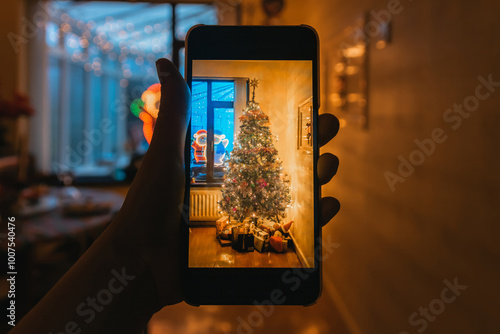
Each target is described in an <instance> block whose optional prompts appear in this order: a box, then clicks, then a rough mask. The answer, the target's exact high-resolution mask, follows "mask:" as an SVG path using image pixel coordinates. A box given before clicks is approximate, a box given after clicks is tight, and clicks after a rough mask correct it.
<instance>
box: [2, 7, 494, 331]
mask: <svg viewBox="0 0 500 334" xmlns="http://www.w3.org/2000/svg"><path fill="white" fill-rule="evenodd" d="M1 8H2V10H1V11H0V46H1V50H2V58H1V59H2V61H1V62H0V209H1V219H2V224H1V228H2V230H1V236H0V239H1V252H2V261H5V262H3V263H7V259H6V257H7V246H6V240H7V235H8V234H7V233H8V231H7V229H6V217H9V216H11V215H15V217H16V219H17V220H16V223H17V225H16V233H17V242H16V251H17V253H16V254H17V255H16V256H17V266H18V268H17V271H18V273H22V275H21V274H19V275H18V281H17V288H18V295H17V301H18V309H17V311H18V316H21V315H22V314H23V313H25V312H27V311H28V310H29V309H30V308H31V307H32V306H33V305H34V304H35V303H36V302H37V301H38V300H39V299H40V298H41V297H42V296H43V295H44V294H45V293H46V292H47V291H48V289H49V288H50V287H51V286H52V285H53V284H54V283H55V282H56V281H57V280H58V279H59V278H60V277H61V275H62V274H63V273H64V272H65V271H66V270H67V269H68V268H69V267H70V266H71V264H72V263H74V262H75V261H76V260H77V259H78V258H79V256H80V255H81V254H82V253H83V252H84V251H85V250H86V249H87V248H88V247H89V245H90V244H91V243H92V242H93V241H94V240H95V238H97V237H98V235H99V234H100V233H101V232H102V230H104V228H105V227H106V226H107V224H108V223H109V221H110V220H111V219H112V217H113V215H114V214H115V213H116V211H117V210H118V209H119V208H120V206H121V204H122V201H123V198H124V196H125V195H126V193H127V190H128V186H129V184H130V182H131V180H132V179H133V177H134V174H135V171H136V169H137V167H138V165H139V164H140V160H141V157H142V155H143V154H144V152H145V151H146V150H147V147H148V144H147V141H146V140H145V139H144V135H143V133H142V122H141V120H140V119H139V118H137V117H135V116H134V114H133V113H131V112H130V105H131V103H132V101H133V100H134V99H137V98H139V97H140V96H141V94H142V93H143V92H144V91H145V90H146V89H148V87H150V86H151V85H152V84H154V83H157V82H158V81H157V77H156V71H155V66H154V62H155V60H156V59H158V58H160V57H166V58H169V59H171V60H172V61H173V62H174V63H175V64H176V65H178V66H179V68H180V69H181V72H182V71H183V67H184V63H183V61H184V37H185V34H186V32H187V31H188V30H189V28H190V27H191V26H193V25H195V24H198V23H204V24H230V25H232V24H245V25H247V24H248V25H256V24H266V25H276V24H308V25H311V26H313V27H314V28H315V29H316V30H317V31H318V34H319V38H320V78H321V84H320V89H321V108H320V111H319V112H320V114H321V113H333V114H334V115H336V116H337V117H338V118H339V119H340V122H341V130H340V132H339V135H338V136H337V137H336V138H335V139H333V140H332V141H331V142H329V143H328V144H327V145H326V146H324V147H323V148H322V149H321V153H325V152H331V153H333V154H335V155H337V156H338V157H339V158H340V168H339V171H338V174H337V176H335V177H334V178H333V180H332V181H331V182H330V183H328V184H327V185H325V186H323V187H322V193H323V196H334V197H336V198H338V199H339V200H340V202H341V203H342V209H341V211H340V212H339V214H338V215H337V216H336V217H335V218H334V219H333V220H332V221H331V222H330V223H329V224H328V225H327V226H326V227H325V228H324V229H323V238H324V239H325V240H331V242H333V243H335V247H334V248H333V251H332V252H327V251H326V250H325V253H326V254H325V255H327V256H325V259H324V261H323V270H324V272H323V293H322V296H321V298H320V299H319V300H318V302H317V303H316V304H315V305H313V306H311V307H307V308H304V307H276V308H274V310H273V311H272V314H269V315H266V314H263V313H262V311H261V310H260V309H258V308H256V307H254V306H241V307H233V306H231V307H225V306H211V307H200V308H193V307H190V306H188V305H186V304H183V303H181V304H179V305H176V306H172V307H168V308H165V309H163V310H162V311H160V312H158V313H157V314H156V315H155V316H154V317H153V319H152V320H151V321H150V324H149V327H148V333H155V334H156V333H179V332H183V333H299V334H317V333H399V334H403V333H422V332H426V333H497V332H499V330H500V323H499V321H498V316H497V310H498V309H499V307H500V305H499V304H500V303H499V301H498V300H499V298H500V289H498V287H497V282H498V281H499V276H500V275H499V271H500V269H499V267H498V263H499V262H498V260H499V258H498V256H499V254H500V249H499V247H498V246H497V244H498V236H499V232H500V231H499V230H500V229H499V227H498V224H499V223H500V207H499V205H498V202H499V199H500V196H499V189H500V187H499V185H500V177H499V176H498V175H497V173H498V171H499V170H500V158H499V154H498V152H500V132H499V131H498V130H497V129H496V126H497V125H498V126H500V111H499V107H500V91H498V90H500V63H499V62H498V59H499V56H500V43H499V41H498V32H499V31H500V21H498V17H499V15H500V3H498V2H496V1H492V0H491V1H487V0H477V1H468V0H455V1H451V0H443V1H439V2H437V1H425V0H422V1H411V0H400V1H398V0H389V1H376V0H358V1H338V0H330V1H326V0H323V1H321V0H309V1H299V0H215V1H175V2H168V1H150V2H142V1H133V2H132V1H130V2H127V1H108V2H103V1H33V0H23V1H15V0H6V1H3V2H2V4H1ZM227 47H228V48H230V47H231V45H230V44H228V46H227ZM255 47H258V46H255ZM2 267H3V264H2ZM4 272H5V271H4V270H2V271H1V272H0V274H1V275H2V277H1V281H0V298H1V300H0V303H1V305H2V306H1V307H2V308H3V307H6V305H7V304H6V303H7V302H8V298H7V291H8V286H7V285H6V280H5V274H4ZM450 286H455V287H454V288H451V287H450ZM207 288H210V287H208V286H207ZM220 293H230V292H228V291H221V292H220ZM4 325H5V324H4V322H2V326H4Z"/></svg>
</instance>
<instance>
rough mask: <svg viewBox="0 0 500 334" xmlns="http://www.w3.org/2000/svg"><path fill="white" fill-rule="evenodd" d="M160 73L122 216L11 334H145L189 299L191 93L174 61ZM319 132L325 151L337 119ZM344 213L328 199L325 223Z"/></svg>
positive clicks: (161, 63) (323, 122) (330, 169)
mask: <svg viewBox="0 0 500 334" xmlns="http://www.w3.org/2000/svg"><path fill="white" fill-rule="evenodd" d="M157 70H158V76H159V78H160V81H161V83H162V97H161V103H160V113H159V117H158V121H157V123H156V127H155V133H154V135H153V139H152V142H151V146H150V148H149V150H148V152H147V154H146V156H145V157H144V160H143V162H142V165H141V167H140V168H139V171H138V173H137V176H136V177H135V179H134V182H133V184H132V186H131V187H130V190H129V192H128V194H127V198H126V200H125V202H124V204H123V206H122V208H121V210H120V212H119V213H118V214H117V216H116V217H115V219H114V220H113V222H112V223H111V225H110V226H109V227H108V228H107V229H106V231H105V232H104V233H103V234H102V235H101V236H100V237H99V238H98V239H97V240H96V241H95V242H94V244H93V245H92V247H91V248H90V249H89V250H88V251H87V252H86V253H85V254H84V255H83V256H82V257H81V258H80V259H79V260H78V261H77V262H76V263H75V265H73V267H72V268H71V269H70V270H69V271H68V273H66V275H65V276H64V277H63V278H62V279H61V280H60V281H59V282H58V283H57V284H56V285H55V286H54V287H53V288H52V289H51V291H50V292H49V293H48V294H47V295H46V296H45V297H44V298H43V299H42V300H41V301H40V302H39V303H38V304H37V305H36V306H35V307H34V308H33V309H32V310H31V311H30V312H29V313H28V314H27V315H26V316H25V317H24V318H23V319H22V320H21V321H20V322H19V323H18V325H17V326H16V327H14V329H13V330H12V333H34V332H51V331H52V332H54V333H59V332H65V331H67V330H69V329H71V330H76V329H82V330H83V332H140V331H141V330H142V329H143V328H144V327H145V326H146V324H147V322H148V321H149V319H150V318H151V316H152V315H153V314H154V313H155V312H157V311H158V310H159V309H161V308H162V307H164V306H166V305H172V304H175V303H178V302H181V301H182V300H184V296H183V295H182V279H181V276H182V265H181V262H182V258H183V253H182V252H183V248H182V247H181V244H180V240H181V237H180V228H181V224H182V218H181V210H180V208H182V203H183V196H184V191H185V189H184V186H185V184H184V157H183V154H184V153H183V152H184V144H185V134H186V130H187V126H188V120H189V117H190V92H189V89H188V87H187V85H186V82H185V81H184V79H183V78H182V76H181V75H180V73H179V72H178V70H177V69H176V68H175V66H174V65H173V64H172V63H171V62H170V61H168V60H166V59H160V60H158V62H157ZM318 129H319V130H318V135H319V142H320V143H323V144H322V145H324V144H326V143H327V142H328V141H329V140H331V139H332V138H333V137H334V136H335V135H336V134H337V131H338V129H339V124H338V120H337V119H336V118H335V117H334V116H331V115H321V116H320V118H319V128H318ZM320 159H321V158H320ZM319 163H321V162H319ZM321 164H322V166H323V167H322V168H318V172H319V173H320V175H319V178H320V180H327V179H329V178H331V176H333V175H334V174H335V172H336V170H337V168H338V160H335V159H326V160H324V162H323V163H321ZM339 208H340V204H339V202H338V201H337V200H336V199H333V198H329V199H327V200H324V199H323V200H322V213H323V216H322V222H323V224H326V223H327V222H328V221H329V220H330V219H331V218H333V216H334V215H335V214H336V213H337V212H338V211H339ZM117 272H118V273H119V274H120V275H122V276H121V278H122V279H123V280H124V282H125V283H126V286H124V289H123V290H120V293H119V294H117V295H114V296H113V297H114V298H113V299H112V300H111V301H110V302H109V303H108V304H106V305H104V306H102V308H101V309H100V311H99V312H97V311H95V312H94V313H93V315H94V317H93V318H92V320H91V321H87V320H89V319H90V317H87V318H84V317H82V316H81V315H80V314H79V313H78V312H76V310H77V309H78V307H79V306H81V305H82V303H85V302H86V300H88V298H89V297H92V296H95V295H96V294H97V293H98V292H99V291H102V289H103V288H106V287H107V286H109V284H110V282H111V280H113V276H112V274H111V273H115V274H116V273H117ZM113 275H114V274H113ZM84 306H86V305H85V304H84ZM89 310H90V308H89Z"/></svg>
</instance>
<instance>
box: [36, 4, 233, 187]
mask: <svg viewBox="0 0 500 334" xmlns="http://www.w3.org/2000/svg"><path fill="white" fill-rule="evenodd" d="M48 4H49V6H50V10H49V11H48V12H50V13H51V14H52V16H51V17H50V21H49V22H48V23H47V25H46V38H45V44H46V46H47V49H48V54H49V59H48V66H47V81H48V87H49V89H48V90H49V92H48V94H49V96H48V101H49V107H48V108H49V110H47V112H48V113H49V114H50V120H51V122H50V131H49V132H48V133H50V138H49V140H50V143H51V144H50V169H51V170H52V172H54V173H63V174H64V173H67V172H68V171H70V172H71V173H73V174H74V175H75V176H76V177H77V178H79V177H80V178H81V179H85V178H86V177H91V178H93V179H94V180H95V177H96V176H97V177H105V178H109V177H111V178H113V179H115V180H120V179H122V178H123V177H124V173H123V172H120V171H122V170H123V169H125V168H126V167H127V165H128V164H129V162H130V157H131V156H134V155H137V154H139V155H140V154H142V153H144V151H145V150H146V149H147V146H148V145H147V142H146V141H145V139H144V138H143V136H142V123H141V121H140V120H139V119H138V118H136V117H134V116H133V115H132V114H131V113H130V110H129V107H130V103H131V102H132V101H133V100H134V99H136V98H138V97H140V96H141V95H142V93H143V92H144V91H145V90H146V89H147V88H148V87H149V86H150V85H152V84H154V83H157V82H158V78H157V74H156V66H155V61H156V59H158V58H161V57H165V58H169V59H171V60H172V61H173V62H174V63H177V65H180V69H181V71H183V63H182V62H181V61H182V60H183V59H181V57H183V52H184V48H183V39H184V37H185V33H186V32H187V31H188V30H189V28H190V27H191V26H193V25H195V24H200V23H203V24H217V13H216V9H215V7H214V5H212V4H170V3H145V2H137V3H130V2H118V1H116V2H109V1H51V2H49V3H48ZM174 32H175V33H174ZM225 102H228V101H225ZM221 103H222V102H221ZM217 107H218V108H225V105H224V104H221V105H220V106H217ZM212 111H213V112H215V113H217V114H224V113H226V112H227V111H226V110H223V111H221V110H212ZM205 118H206V117H205ZM205 128H206V127H205ZM224 131H225V130H224ZM231 138H232V137H231ZM231 142H232V139H231Z"/></svg>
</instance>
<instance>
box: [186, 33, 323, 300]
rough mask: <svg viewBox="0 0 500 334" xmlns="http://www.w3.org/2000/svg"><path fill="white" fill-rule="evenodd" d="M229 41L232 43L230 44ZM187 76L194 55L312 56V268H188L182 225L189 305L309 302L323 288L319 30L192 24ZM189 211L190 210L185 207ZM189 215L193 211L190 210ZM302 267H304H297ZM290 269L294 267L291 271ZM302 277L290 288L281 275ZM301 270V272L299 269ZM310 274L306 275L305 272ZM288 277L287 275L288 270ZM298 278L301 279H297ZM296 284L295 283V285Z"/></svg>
mask: <svg viewBox="0 0 500 334" xmlns="http://www.w3.org/2000/svg"><path fill="white" fill-rule="evenodd" d="M229 46H230V47H229ZM185 51H186V61H185V77H186V80H187V82H188V85H189V87H190V88H191V82H192V62H193V60H196V59H212V60H213V59H221V60H311V61H312V85H313V109H314V110H313V161H314V167H313V173H314V195H315V198H314V250H315V252H314V254H315V257H314V268H190V267H189V264H188V254H189V226H188V224H183V225H184V231H183V236H184V240H183V244H184V252H183V253H184V261H183V262H184V267H183V268H184V273H183V274H184V275H183V276H184V287H183V289H184V297H185V301H186V302H187V303H188V304H191V305H195V306H198V305H250V304H254V303H255V302H261V301H263V300H272V297H273V294H274V295H276V293H278V292H279V291H281V292H283V293H284V296H285V301H284V302H281V300H282V299H283V298H278V299H279V300H280V303H281V304H282V305H311V304H313V303H315V301H316V300H317V299H318V298H319V296H320V294H321V286H322V284H321V271H322V270H321V262H320V260H319V257H320V256H321V242H320V240H321V223H320V217H321V213H320V207H319V200H320V198H321V187H320V184H319V180H318V176H317V161H318V157H319V147H318V139H317V132H318V131H317V124H318V110H319V104H320V101H319V71H318V66H319V39H318V35H317V33H316V31H315V30H314V29H313V28H312V27H310V26H306V25H300V26H207V25H197V26H194V27H192V28H191V29H190V30H189V32H188V33H187V35H186V49H185ZM190 129H191V121H190V122H189V127H188V133H187V137H186V148H185V166H186V195H185V204H186V205H187V206H186V207H187V208H188V207H189V190H190V169H189V168H190V161H189V160H190V154H191V151H190V144H189V143H190V138H191V131H190ZM187 214H188V215H189V213H187ZM188 217H189V216H188ZM294 270H301V272H300V273H299V272H294ZM290 271H291V273H290ZM289 274H290V275H295V276H293V278H299V284H298V288H297V289H296V290H294V291H292V289H291V286H290V284H289V283H290V282H291V281H289V280H287V281H284V279H283V275H289ZM299 274H300V275H299ZM306 276H307V278H304V277H306ZM287 277H288V276H287ZM294 282H295V283H297V280H294ZM293 287H297V285H293Z"/></svg>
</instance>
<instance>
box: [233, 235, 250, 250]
mask: <svg viewBox="0 0 500 334" xmlns="http://www.w3.org/2000/svg"><path fill="white" fill-rule="evenodd" d="M233 248H234V249H235V250H237V251H238V252H253V250H254V235H253V234H250V233H246V232H243V233H238V235H237V237H236V239H235V241H234V242H233Z"/></svg>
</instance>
